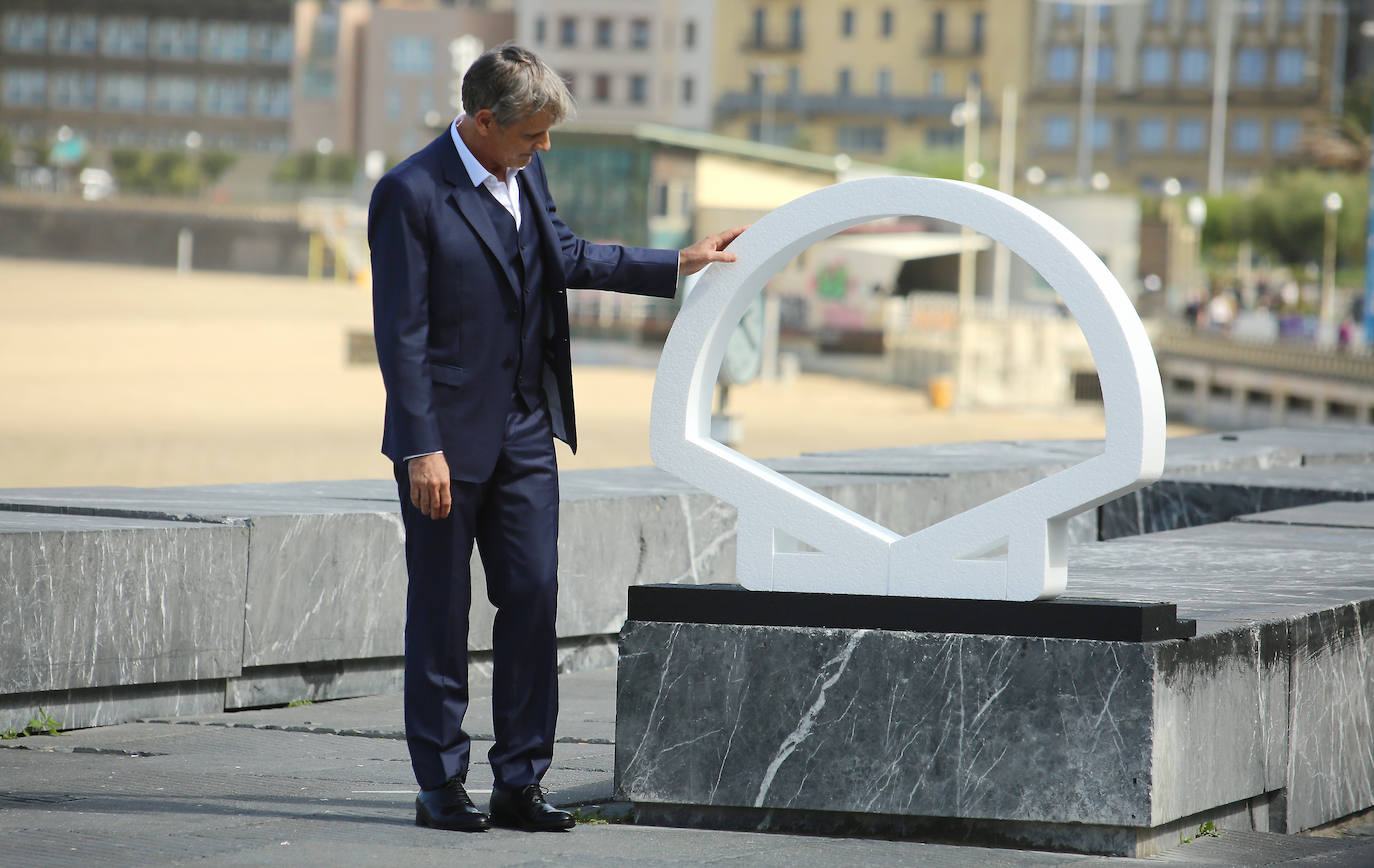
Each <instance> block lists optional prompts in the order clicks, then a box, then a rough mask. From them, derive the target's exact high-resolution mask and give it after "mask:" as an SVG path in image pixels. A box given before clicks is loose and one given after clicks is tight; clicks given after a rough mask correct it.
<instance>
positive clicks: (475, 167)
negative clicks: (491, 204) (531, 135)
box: [448, 114, 520, 232]
mask: <svg viewBox="0 0 1374 868" xmlns="http://www.w3.org/2000/svg"><path fill="white" fill-rule="evenodd" d="M465 117H467V115H465V114H462V115H459V116H458V117H457V118H456V119H454V121H453V124H452V126H450V127H449V128H448V131H449V135H451V136H453V146H454V147H455V148H457V149H458V156H460V157H462V158H463V165H464V166H465V167H466V168H467V170H468V177H469V178H471V179H472V186H474V187H479V186H481V187H486V188H487V190H489V191H490V192H491V195H492V197H493V198H495V199H496V201H497V202H500V203H501V207H502V208H505V209H506V211H507V212H509V213H510V216H512V217H514V218H515V231H516V232H519V231H520V185H519V184H517V183H516V182H515V176H516V175H518V174H520V170H519V169H506V177H505V180H501V179H500V178H497V177H496V176H495V175H493V174H492V173H491V172H488V171H487V170H486V167H485V166H483V165H482V164H481V163H480V162H478V160H477V158H476V157H474V156H473V155H472V151H470V150H468V146H467V142H464V141H463V137H462V136H460V135H458V125H459V124H461V123H462V122H463V118H465Z"/></svg>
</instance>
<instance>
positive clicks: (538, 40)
mask: <svg viewBox="0 0 1374 868" xmlns="http://www.w3.org/2000/svg"><path fill="white" fill-rule="evenodd" d="M548 35H549V34H548V24H547V23H546V22H545V21H544V17H543V16H542V15H541V16H540V17H538V18H536V19H534V44H535V45H543V44H544V40H545V39H546V38H547V37H548Z"/></svg>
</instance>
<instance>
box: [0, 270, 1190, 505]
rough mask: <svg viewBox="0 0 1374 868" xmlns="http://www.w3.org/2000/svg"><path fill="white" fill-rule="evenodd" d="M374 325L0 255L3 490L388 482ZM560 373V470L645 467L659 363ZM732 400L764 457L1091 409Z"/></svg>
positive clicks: (338, 309) (964, 431)
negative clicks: (567, 421) (366, 347)
mask: <svg viewBox="0 0 1374 868" xmlns="http://www.w3.org/2000/svg"><path fill="white" fill-rule="evenodd" d="M370 327H371V299H370V296H369V295H368V293H367V292H366V291H364V290H362V289H359V288H357V287H355V286H351V285H345V284H335V283H327V282H311V281H308V280H305V279H303V278H286V277H264V276H257V275H234V274H220V273H208V272H202V273H195V274H193V275H190V276H186V277H180V276H178V275H177V274H176V273H175V272H173V271H170V270H165V269H149V268H134V267H127V266H112V265H91V264H77V263H61V262H48V261H35V260H22V259H2V258H0V487H18V486H71V485H133V486H154V485H194V484H209V483H229V482H266V481H289V480H306V479H354V478H377V477H387V476H389V475H390V467H389V465H388V463H387V461H386V459H385V458H383V457H382V456H381V455H380V454H379V453H378V451H377V448H378V444H379V442H380V424H381V416H382V404H383V391H382V384H381V378H380V376H379V375H378V373H377V371H376V370H375V369H374V368H372V367H370V366H359V365H353V366H350V365H348V364H347V361H346V353H345V348H346V340H347V333H348V331H349V330H350V329H368V328H370ZM574 377H575V380H576V384H577V411H578V428H579V439H580V440H581V449H580V450H579V452H578V454H577V455H575V456H574V455H572V454H571V453H570V452H569V451H568V450H567V448H566V447H564V446H562V445H561V444H560V445H559V447H558V448H559V461H560V466H561V467H562V468H563V469H565V470H567V469H583V468H596V467H615V466H625V465H644V464H649V463H651V462H650V459H649V442H648V431H649V402H650V396H651V394H652V391H653V379H654V371H653V370H652V369H649V368H633V367H599V366H590V365H580V366H577V367H576V369H575V373H574ZM730 409H731V411H732V412H733V413H734V414H735V415H737V417H738V418H739V419H740V421H741V423H742V425H743V430H744V435H745V436H744V440H743V442H742V443H741V444H740V445H739V448H740V451H741V452H743V453H745V454H747V455H750V456H753V457H759V458H764V457H777V456H786V455H796V454H799V453H801V452H813V451H825V450H835V449H859V448H867V447H880V446H896V445H902V444H912V443H935V442H957V441H974V440H1009V439H1023V438H1094V437H1101V436H1103V418H1102V413H1101V410H1100V409H1097V408H1073V409H1069V410H1060V411H1055V412H1041V413H1029V412H962V413H957V412H949V411H939V410H934V409H932V408H931V407H930V405H929V403H928V401H927V400H926V397H925V395H924V394H922V393H920V392H916V391H912V390H908V389H900V388H894V387H885V386H879V385H873V384H868V383H860V382H855V381H851V380H844V379H839V378H835V377H827V376H817V375H802V376H800V377H799V378H797V379H795V380H793V381H792V382H789V383H785V384H775V385H764V384H754V385H750V386H745V387H739V388H736V389H733V390H732V391H731V395H730ZM1180 430H1182V429H1180ZM1171 433H1177V432H1175V431H1173V430H1171Z"/></svg>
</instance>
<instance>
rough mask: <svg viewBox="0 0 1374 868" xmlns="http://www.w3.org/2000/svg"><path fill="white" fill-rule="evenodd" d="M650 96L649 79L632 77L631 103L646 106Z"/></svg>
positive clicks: (637, 76)
mask: <svg viewBox="0 0 1374 868" xmlns="http://www.w3.org/2000/svg"><path fill="white" fill-rule="evenodd" d="M648 96H649V79H648V78H647V77H646V76H643V75H632V76H630V102H631V103H633V104H635V105H644V101H645V100H646V99H648Z"/></svg>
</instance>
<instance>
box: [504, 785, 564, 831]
mask: <svg viewBox="0 0 1374 868" xmlns="http://www.w3.org/2000/svg"><path fill="white" fill-rule="evenodd" d="M491 823H492V825H493V826H505V827H506V828H508V829H523V830H525V831H526V832H563V831H566V830H568V829H571V828H572V827H573V826H575V825H577V823H576V821H575V820H573V815H572V814H570V813H568V812H567V811H564V810H562V809H561V808H555V807H554V806H553V805H550V804H549V803H548V802H546V801H544V791H543V790H542V789H540V787H539V785H538V784H530V785H529V786H527V787H523V788H521V789H518V790H492V793H491Z"/></svg>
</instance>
